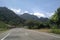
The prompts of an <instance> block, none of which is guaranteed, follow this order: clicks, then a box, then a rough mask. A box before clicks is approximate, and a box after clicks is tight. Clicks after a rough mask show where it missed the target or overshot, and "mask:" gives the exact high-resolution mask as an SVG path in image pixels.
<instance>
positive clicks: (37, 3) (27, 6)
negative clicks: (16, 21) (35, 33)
mask: <svg viewBox="0 0 60 40" xmlns="http://www.w3.org/2000/svg"><path fill="white" fill-rule="evenodd" d="M4 6H5V7H8V8H9V9H11V10H13V11H14V12H15V13H16V14H20V15H21V14H23V13H29V14H31V15H36V16H38V17H50V16H51V15H53V13H54V12H55V11H56V9H57V8H59V7H60V0H0V7H4Z"/></svg>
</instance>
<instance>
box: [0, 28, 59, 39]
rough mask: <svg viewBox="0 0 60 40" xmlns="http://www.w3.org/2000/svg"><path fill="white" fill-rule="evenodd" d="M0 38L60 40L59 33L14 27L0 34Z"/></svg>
mask: <svg viewBox="0 0 60 40" xmlns="http://www.w3.org/2000/svg"><path fill="white" fill-rule="evenodd" d="M0 40H60V35H54V34H49V33H44V32H37V31H33V30H28V29H24V28H14V29H11V30H9V31H6V32H5V33H2V34H0Z"/></svg>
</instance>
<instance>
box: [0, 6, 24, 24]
mask: <svg viewBox="0 0 60 40" xmlns="http://www.w3.org/2000/svg"><path fill="white" fill-rule="evenodd" d="M0 21H4V22H5V23H8V24H13V25H17V24H20V23H23V22H24V19H22V18H20V17H19V16H18V15H17V14H15V13H14V12H13V11H12V10H10V9H8V8H6V7H0Z"/></svg>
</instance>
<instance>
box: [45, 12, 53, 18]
mask: <svg viewBox="0 0 60 40" xmlns="http://www.w3.org/2000/svg"><path fill="white" fill-rule="evenodd" d="M45 15H46V17H48V18H49V17H51V16H52V15H54V12H52V13H49V12H48V13H46V14H45Z"/></svg>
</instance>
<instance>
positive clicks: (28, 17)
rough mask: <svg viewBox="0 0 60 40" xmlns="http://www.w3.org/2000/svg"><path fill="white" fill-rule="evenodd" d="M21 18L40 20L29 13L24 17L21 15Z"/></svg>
mask: <svg viewBox="0 0 60 40" xmlns="http://www.w3.org/2000/svg"><path fill="white" fill-rule="evenodd" d="M20 17H21V18H23V19H25V20H38V19H39V18H38V17H37V16H35V15H30V14H28V13H24V14H23V15H20Z"/></svg>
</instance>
